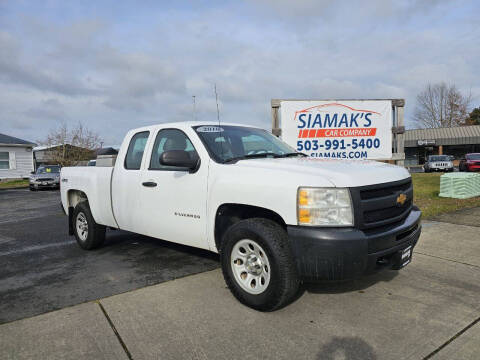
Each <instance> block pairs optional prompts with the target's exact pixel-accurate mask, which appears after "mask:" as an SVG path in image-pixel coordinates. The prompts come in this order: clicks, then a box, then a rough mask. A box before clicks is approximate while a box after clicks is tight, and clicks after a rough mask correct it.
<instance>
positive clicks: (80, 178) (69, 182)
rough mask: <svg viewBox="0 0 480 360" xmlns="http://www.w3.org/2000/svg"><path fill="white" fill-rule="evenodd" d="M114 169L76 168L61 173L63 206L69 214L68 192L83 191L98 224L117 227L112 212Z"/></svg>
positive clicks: (68, 168) (63, 169) (64, 169)
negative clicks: (71, 190) (72, 190)
mask: <svg viewBox="0 0 480 360" xmlns="http://www.w3.org/2000/svg"><path fill="white" fill-rule="evenodd" d="M113 169H114V168H113V167H97V166H76V167H65V168H62V171H61V175H60V177H61V182H60V192H61V197H62V206H63V208H64V209H65V211H66V212H67V213H68V206H69V203H68V191H69V190H70V189H75V190H79V191H83V192H84V193H85V194H86V195H87V197H88V200H89V202H90V209H91V211H92V215H93V218H94V219H95V222H96V223H97V224H102V225H106V226H111V227H117V224H116V221H115V218H114V215H113V211H112V192H111V186H112V184H111V183H112V174H113Z"/></svg>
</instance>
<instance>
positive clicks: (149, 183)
mask: <svg viewBox="0 0 480 360" xmlns="http://www.w3.org/2000/svg"><path fill="white" fill-rule="evenodd" d="M142 185H143V186H146V187H155V186H157V183H156V182H153V181H146V182H143V183H142Z"/></svg>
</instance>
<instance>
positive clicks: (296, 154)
mask: <svg viewBox="0 0 480 360" xmlns="http://www.w3.org/2000/svg"><path fill="white" fill-rule="evenodd" d="M293 156H302V157H305V156H308V155H307V154H304V153H301V152H291V153H286V154H281V155H278V154H275V157H276V158H286V157H293Z"/></svg>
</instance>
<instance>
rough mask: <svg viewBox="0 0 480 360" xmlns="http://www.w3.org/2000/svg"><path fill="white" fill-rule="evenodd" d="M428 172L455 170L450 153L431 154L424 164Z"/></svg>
mask: <svg viewBox="0 0 480 360" xmlns="http://www.w3.org/2000/svg"><path fill="white" fill-rule="evenodd" d="M423 169H424V170H425V172H426V173H428V172H432V171H445V172H449V171H453V162H452V157H451V156H450V155H430V156H429V157H428V159H427V161H426V162H425V165H423Z"/></svg>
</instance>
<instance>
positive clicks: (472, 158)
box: [467, 154, 480, 160]
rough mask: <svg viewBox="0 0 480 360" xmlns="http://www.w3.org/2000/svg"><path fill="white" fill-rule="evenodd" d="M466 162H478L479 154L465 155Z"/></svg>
mask: <svg viewBox="0 0 480 360" xmlns="http://www.w3.org/2000/svg"><path fill="white" fill-rule="evenodd" d="M467 160H480V154H470V155H467Z"/></svg>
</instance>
